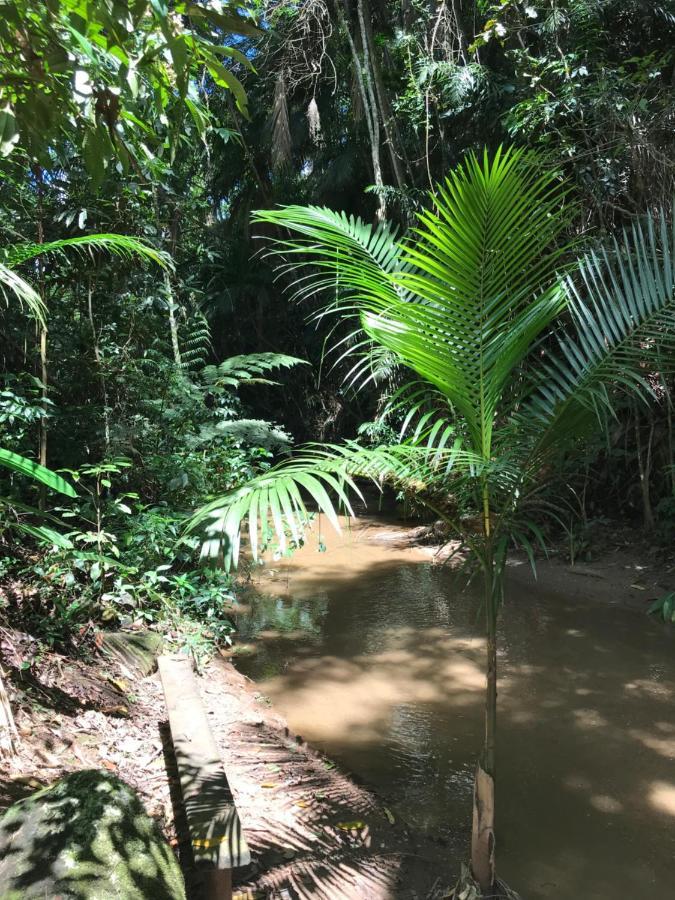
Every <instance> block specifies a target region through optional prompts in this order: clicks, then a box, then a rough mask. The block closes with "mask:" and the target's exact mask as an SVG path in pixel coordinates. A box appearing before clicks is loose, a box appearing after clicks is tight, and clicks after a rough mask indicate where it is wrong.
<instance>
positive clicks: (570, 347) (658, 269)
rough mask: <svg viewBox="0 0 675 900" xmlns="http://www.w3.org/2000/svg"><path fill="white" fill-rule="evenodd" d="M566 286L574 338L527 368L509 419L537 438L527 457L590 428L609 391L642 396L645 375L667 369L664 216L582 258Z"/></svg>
mask: <svg viewBox="0 0 675 900" xmlns="http://www.w3.org/2000/svg"><path fill="white" fill-rule="evenodd" d="M566 286H567V292H568V298H569V310H570V312H571V315H572V321H573V324H574V326H575V328H574V330H575V333H574V334H573V335H570V334H563V335H562V336H561V338H560V340H559V342H558V345H557V347H556V348H555V350H554V352H552V353H548V354H547V355H546V357H545V358H544V360H543V362H541V364H540V365H539V366H538V367H537V368H535V370H534V372H533V374H532V382H533V383H534V384H536V385H537V388H536V389H535V391H534V393H533V396H532V397H531V399H530V401H529V402H528V403H526V404H525V406H524V408H523V410H522V412H521V413H520V414H519V415H518V416H517V417H516V421H517V424H518V427H519V428H520V429H521V432H522V433H523V435H525V434H527V433H528V432H530V433H533V434H536V435H538V437H537V440H536V442H535V445H534V451H533V452H534V458H536V456H537V454H539V453H545V452H548V451H550V450H551V448H553V447H555V446H559V445H563V444H564V445H568V444H569V441H570V440H571V439H574V438H575V437H579V436H580V435H582V434H583V433H584V431H585V429H588V428H593V427H598V419H602V418H603V417H606V415H607V414H608V413H609V414H611V412H612V405H613V400H614V398H615V397H616V395H617V391H619V392H621V391H628V392H631V393H632V394H648V393H650V392H651V387H650V385H649V381H648V378H649V376H650V375H651V374H653V373H654V372H655V371H657V370H658V371H660V372H661V373H670V372H672V371H673V369H674V368H675V290H674V288H675V227H674V226H673V225H670V226H669V225H668V223H667V222H666V218H665V214H664V213H661V215H660V216H659V222H658V228H657V227H655V225H654V222H653V220H652V219H648V220H647V223H646V225H645V226H642V225H640V224H639V223H635V224H634V225H632V227H631V228H630V229H629V230H626V231H625V232H624V234H623V239H622V240H621V241H617V240H614V242H613V246H612V249H611V250H609V251H608V250H604V249H601V250H598V251H596V252H591V253H589V254H587V255H586V256H585V257H584V258H583V259H582V261H581V263H580V266H579V274H578V276H577V277H574V278H572V277H569V278H568V279H567V283H566Z"/></svg>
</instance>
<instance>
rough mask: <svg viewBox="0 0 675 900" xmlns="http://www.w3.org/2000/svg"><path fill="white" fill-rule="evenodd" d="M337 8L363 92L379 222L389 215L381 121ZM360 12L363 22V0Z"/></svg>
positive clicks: (363, 67) (368, 81)
mask: <svg viewBox="0 0 675 900" xmlns="http://www.w3.org/2000/svg"><path fill="white" fill-rule="evenodd" d="M336 8H337V13H338V19H339V21H340V24H341V25H342V27H343V28H344V31H345V35H346V37H347V43H348V44H349V49H350V52H351V54H352V59H353V61H354V72H355V74H356V80H357V83H358V86H359V93H360V94H361V103H362V104H363V114H364V116H365V119H366V126H367V128H368V137H369V138H370V156H371V160H372V164H373V181H374V182H375V186H376V187H377V188H378V189H379V190H378V195H377V202H378V206H377V219H378V221H379V222H382V221H384V219H385V218H386V216H387V204H386V200H385V198H384V192H383V191H382V188H383V187H384V182H383V180H382V165H381V162H380V121H379V115H378V112H377V107H376V104H375V96H374V93H373V89H372V81H371V79H370V77H369V73H368V68H367V64H366V61H365V60H362V59H361V57H360V56H359V52H358V50H357V49H356V44H355V43H354V38H353V37H352V33H351V31H350V30H349V25H348V23H347V21H346V19H345V16H344V12H343V10H342V7H341V5H340V0H338V2H337V5H336ZM358 13H359V23H360V24H361V23H363V8H362V5H361V0H359V6H358ZM361 42H362V45H363V46H364V48H366V47H367V36H366V34H365V23H363V24H361ZM365 53H366V50H365V49H364V54H365Z"/></svg>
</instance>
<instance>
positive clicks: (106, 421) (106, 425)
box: [87, 275, 110, 456]
mask: <svg viewBox="0 0 675 900" xmlns="http://www.w3.org/2000/svg"><path fill="white" fill-rule="evenodd" d="M93 293H94V288H93V284H92V280H91V275H90V276H89V281H88V283H87V317H88V319H89V327H90V328H91V340H92V346H93V348H94V359H95V360H96V366H97V368H98V376H99V378H100V380H101V394H102V398H103V436H104V440H105V452H106V456H107V455H108V454H109V452H110V407H109V406H108V385H107V382H106V377H105V370H104V368H103V357H102V356H101V348H100V347H99V343H98V332H97V331H96V323H95V322H94V307H93V304H92V298H93Z"/></svg>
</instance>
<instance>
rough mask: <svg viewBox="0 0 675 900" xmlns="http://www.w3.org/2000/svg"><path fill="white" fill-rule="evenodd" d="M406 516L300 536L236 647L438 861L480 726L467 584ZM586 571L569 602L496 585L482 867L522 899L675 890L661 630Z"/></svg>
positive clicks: (672, 671) (450, 833) (674, 679)
mask: <svg viewBox="0 0 675 900" xmlns="http://www.w3.org/2000/svg"><path fill="white" fill-rule="evenodd" d="M405 534H406V529H404V528H402V527H401V526H400V525H392V524H390V523H387V522H382V521H378V520H375V519H359V520H357V522H356V523H355V524H353V525H352V527H351V528H347V529H346V530H344V531H343V532H342V534H340V535H336V534H335V533H333V532H332V529H330V527H329V526H328V525H326V527H325V533H324V534H323V535H322V538H323V541H325V543H326V545H327V548H328V549H327V552H325V553H324V552H318V547H319V541H320V540H321V538H320V537H319V535H318V534H315V535H314V536H312V537H310V539H309V540H308V542H307V544H306V545H305V547H303V549H302V550H300V551H299V552H297V553H296V554H295V555H294V556H292V557H291V558H289V559H282V560H279V561H275V562H270V563H269V565H268V566H267V567H266V568H265V569H264V570H262V574H261V575H260V577H259V578H258V579H257V583H256V585H255V590H252V591H251V592H250V596H247V597H246V598H245V603H244V604H243V605H242V606H241V608H240V610H239V613H238V617H237V625H238V630H239V633H240V639H241V640H244V641H247V640H253V641H255V645H256V646H257V649H258V652H257V653H256V654H255V655H252V656H250V657H242V658H240V659H238V661H237V665H238V667H239V668H240V669H241V670H242V671H243V672H245V674H247V675H249V676H250V677H251V678H253V679H254V680H255V681H256V682H257V683H258V686H259V689H260V692H261V693H262V694H264V695H265V696H267V697H269V698H270V699H271V700H272V702H273V703H274V704H275V706H276V707H277V708H278V709H279V710H280V711H281V712H282V713H283V714H284V715H285V716H286V718H287V719H288V721H289V724H290V726H291V728H292V729H293V730H294V731H296V732H298V733H300V734H301V735H302V736H303V737H304V738H305V739H307V740H309V741H310V742H311V743H313V744H314V745H315V746H319V747H321V748H322V749H323V750H324V751H325V752H326V753H327V754H328V756H330V757H331V758H332V759H335V760H336V761H338V762H339V763H340V765H342V766H344V767H345V768H346V769H347V770H348V771H350V772H352V773H354V774H355V775H356V776H357V777H358V778H359V779H360V780H361V781H363V782H365V783H366V784H367V785H368V786H370V787H371V788H372V789H373V790H375V791H376V792H377V793H378V795H379V796H380V797H382V798H383V800H384V802H385V803H386V805H387V807H388V808H389V809H390V810H391V811H392V813H393V814H394V816H396V817H399V818H402V819H404V820H405V821H406V822H408V823H410V825H411V826H414V827H416V828H418V829H423V830H425V831H427V832H428V833H430V834H432V835H435V836H439V837H440V838H441V839H442V840H443V841H444V842H446V843H447V860H448V869H449V874H450V875H452V874H454V873H455V872H456V870H457V868H458V866H459V862H460V861H462V860H465V859H466V858H467V849H468V842H469V837H470V823H471V792H472V782H473V768H474V765H475V760H476V757H477V754H478V752H479V749H480V746H481V741H482V728H483V697H484V674H483V672H484V666H483V641H482V639H481V622H480V621H478V619H477V611H478V593H477V590H476V589H475V588H473V587H470V588H468V589H467V588H466V578H465V576H461V575H458V574H456V573H453V572H452V571H451V570H450V569H449V568H448V567H445V566H439V565H435V564H434V563H433V560H432V557H431V553H430V551H429V550H427V549H425V548H414V547H410V546H409V545H408V542H407V541H406V540H405ZM572 577H574V576H572ZM586 580H587V581H588V582H589V584H588V586H587V592H588V599H586V600H585V601H584V600H580V599H574V600H570V599H566V598H565V596H564V595H560V594H558V595H554V594H547V593H545V592H543V591H541V590H539V589H536V588H535V587H533V586H529V585H526V584H525V580H522V581H523V583H521V580H520V579H518V580H516V579H512V580H511V581H510V582H509V584H508V587H507V595H506V599H505V606H504V610H503V614H502V620H501V621H502V625H501V634H500V661H499V664H500V686H499V731H498V749H497V764H498V772H497V865H498V871H499V874H500V875H501V877H502V878H504V879H505V880H506V881H507V882H508V883H509V884H511V885H512V887H514V888H515V889H516V890H518V891H519V892H520V893H521V894H522V896H523V898H524V900H539V898H556V900H609V898H612V897H617V898H618V897H622V898H624V897H625V898H631V900H632V898H635V900H646V898H651V897H666V896H672V895H673V894H672V891H673V887H672V885H673V879H674V878H675V865H674V863H675V716H674V715H673V710H674V707H673V700H674V698H675V656H674V650H675V632H673V631H672V630H668V629H667V628H666V627H660V626H659V625H658V624H656V623H654V622H652V621H651V620H649V619H647V617H646V616H645V615H642V614H639V613H636V612H635V611H634V610H631V609H624V608H622V607H619V606H614V605H611V606H610V605H608V604H606V603H601V602H597V601H593V598H592V591H593V581H592V579H586ZM445 852H446V851H445V850H443V851H442V854H441V855H444V854H445ZM449 881H450V879H449V878H448V883H449ZM364 900H367V898H364Z"/></svg>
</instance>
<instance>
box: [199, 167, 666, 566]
mask: <svg viewBox="0 0 675 900" xmlns="http://www.w3.org/2000/svg"><path fill="white" fill-rule="evenodd" d="M564 195H565V187H564V186H562V185H559V184H558V178H557V175H556V173H555V171H551V170H550V169H548V168H546V167H544V166H542V164H541V162H538V161H537V160H536V159H535V158H534V157H532V156H531V155H530V154H527V153H524V152H522V151H517V150H516V151H514V150H508V151H503V152H498V153H497V154H495V156H494V157H493V158H492V159H489V158H488V157H487V156H485V157H484V159H483V160H482V161H481V162H479V161H478V160H477V159H476V158H469V159H468V160H467V162H466V163H465V164H464V165H463V166H461V167H460V168H459V169H458V170H457V171H455V172H453V173H452V174H451V176H450V177H449V178H448V180H447V181H446V183H445V184H444V185H443V186H439V188H438V189H437V191H436V192H435V193H434V194H433V195H432V197H431V198H430V199H431V201H432V204H433V210H432V211H429V212H424V213H421V214H420V216H419V225H418V227H417V228H415V229H414V230H413V231H412V232H411V234H410V235H409V236H408V237H405V238H403V239H402V240H401V241H399V242H398V243H394V241H393V238H392V233H391V231H390V230H388V229H387V228H386V227H385V226H378V227H376V228H374V229H369V228H368V227H367V226H365V225H364V224H363V223H360V222H358V221H350V220H348V219H347V218H346V217H344V216H340V215H337V214H335V215H334V214H330V213H328V212H327V211H326V210H322V209H315V208H311V207H309V208H306V209H302V208H298V207H290V208H287V209H284V210H280V211H278V212H275V211H267V210H266V211H263V212H261V213H259V214H258V217H259V218H260V219H261V220H263V221H265V222H270V223H271V222H274V223H276V224H278V225H284V226H286V227H287V228H290V229H292V230H293V231H295V232H297V233H298V234H299V235H300V237H299V238H298V239H296V240H289V241H287V242H285V243H284V244H283V246H282V248H279V247H277V250H276V251H275V252H281V250H282V249H285V250H287V251H288V253H289V255H290V259H291V260H293V259H294V257H295V256H296V255H297V254H299V253H303V254H306V255H307V256H308V257H309V259H310V261H311V263H313V264H314V266H315V271H314V272H313V273H311V274H310V275H304V276H303V279H302V282H301V287H300V291H301V292H307V291H311V290H319V291H326V290H328V291H329V292H330V296H331V299H330V301H329V308H330V309H336V308H337V309H338V310H340V309H342V308H346V309H347V312H348V315H351V316H353V315H357V316H358V317H359V321H360V324H361V327H362V329H363V331H364V332H365V333H366V335H367V337H368V338H370V339H371V340H372V341H374V342H376V343H379V344H380V345H384V346H385V347H387V348H388V349H389V350H390V351H392V352H393V353H395V354H396V356H397V357H398V359H399V360H400V362H401V363H402V364H404V365H405V366H407V367H408V368H410V369H412V370H413V371H414V372H415V373H416V375H417V376H418V377H419V378H421V380H422V381H421V387H419V388H418V394H417V395H415V394H413V403H412V407H411V412H410V415H409V417H406V419H405V421H404V426H403V431H404V432H405V431H406V429H407V428H408V425H409V423H410V422H411V421H412V420H413V418H414V417H416V416H417V417H418V424H417V427H416V428H415V430H414V431H413V432H412V436H410V437H408V438H407V440H404V441H402V442H401V443H397V444H393V445H389V446H386V445H385V446H376V447H370V448H363V447H360V446H359V445H356V444H353V443H351V444H346V445H343V446H330V447H327V446H325V445H323V446H321V447H312V448H309V449H308V450H307V451H306V452H305V453H304V454H303V455H302V456H299V457H297V458H294V459H292V460H289V461H288V462H282V463H280V464H279V465H278V466H277V467H275V468H274V469H272V470H271V471H270V472H268V473H265V474H264V475H262V476H260V477H259V478H257V479H255V480H254V481H253V482H251V483H250V484H248V485H246V486H244V487H242V488H238V489H237V490H235V491H233V492H231V493H230V494H229V495H226V496H224V497H221V498H218V499H216V500H214V501H213V502H212V503H210V504H208V505H207V506H205V507H203V508H202V509H201V510H200V511H199V512H198V513H197V514H196V515H195V516H194V517H193V518H192V520H191V523H190V528H191V529H195V528H200V527H204V525H205V524H206V528H207V539H206V541H205V545H204V547H205V552H206V553H207V554H210V555H214V554H217V553H222V552H223V549H225V551H226V552H227V553H228V554H230V555H231V557H232V559H233V560H234V561H235V562H236V560H237V557H238V552H239V541H240V525H241V522H242V520H243V519H245V518H248V520H249V535H250V546H251V551H252V553H253V555H254V557H255V555H256V553H257V548H258V545H259V541H258V533H259V531H260V529H261V528H262V529H263V530H264V529H265V528H266V523H267V522H268V521H271V522H272V523H273V527H274V531H275V533H276V536H277V539H278V540H279V542H280V543H281V544H282V546H283V543H284V542H285V540H286V530H288V531H289V532H290V534H291V536H292V538H293V540H295V541H297V540H298V539H299V538H300V537H301V534H302V530H303V527H304V523H305V521H306V516H307V508H306V505H305V499H304V498H305V496H309V497H310V498H311V500H312V501H313V503H315V504H316V505H317V507H318V508H319V509H321V510H322V511H324V512H326V513H327V514H328V516H329V518H330V520H331V521H332V522H333V523H334V524H336V516H335V510H334V506H333V503H332V502H331V500H330V499H329V493H331V492H332V493H334V494H335V495H337V498H338V499H339V502H340V503H342V504H344V505H345V508H346V509H349V501H348V497H347V493H348V491H349V489H352V490H353V489H355V485H354V482H353V478H354V477H355V476H357V475H358V476H365V477H370V478H373V479H374V480H376V481H381V480H383V479H388V480H391V481H394V482H395V483H396V484H398V485H402V484H407V485H408V486H409V487H410V488H414V489H415V491H416V494H417V497H418V498H419V499H422V500H425V502H427V503H428V505H429V506H430V507H431V508H432V509H433V510H434V512H436V513H437V514H439V515H441V517H443V518H446V520H447V521H448V522H449V523H450V524H451V525H452V526H453V527H454V528H456V529H457V530H458V531H459V533H460V535H461V536H462V537H464V538H465V539H466V540H467V542H468V543H469V544H470V546H471V547H472V548H473V549H474V551H475V552H476V554H477V556H478V558H479V559H480V560H481V563H482V564H483V566H484V567H487V568H490V567H491V565H492V562H491V560H493V559H495V558H498V559H501V560H502V561H503V557H504V554H505V548H506V546H507V542H508V541H509V540H513V539H515V540H516V541H517V542H518V543H520V544H521V545H522V546H524V547H525V549H526V550H527V551H528V552H529V553H531V551H532V540H536V541H539V542H541V537H540V533H539V532H538V529H537V527H536V526H535V525H534V523H533V522H532V521H531V520H529V519H527V518H523V516H522V513H521V512H520V510H521V508H522V507H523V504H524V502H525V501H527V499H528V495H530V494H531V492H533V491H534V489H535V487H536V484H537V481H538V479H540V477H541V473H542V472H543V471H545V466H546V465H548V464H550V462H551V461H552V460H553V459H554V458H556V457H560V456H561V455H562V454H564V453H565V452H569V451H571V450H572V449H573V448H574V446H575V442H576V441H578V440H579V439H580V438H582V437H583V436H584V435H585V434H586V432H587V429H588V427H589V423H592V422H593V421H596V422H597V418H598V413H601V412H603V411H606V410H607V409H608V408H611V401H612V394H613V393H615V392H616V391H617V390H618V389H620V390H623V391H630V392H632V393H634V392H635V391H636V390H638V389H639V388H640V387H641V386H643V385H644V384H645V377H646V372H647V371H649V366H650V364H651V365H655V364H657V363H660V362H662V357H661V356H658V355H657V354H656V351H657V349H659V348H660V349H661V351H662V352H663V353H664V354H666V355H669V351H670V344H669V341H670V340H671V336H672V334H673V333H675V332H673V325H674V324H675V321H674V315H675V299H674V298H673V284H674V278H673V275H674V272H673V268H672V260H673V259H675V245H674V244H673V233H672V231H671V230H669V229H668V228H667V227H666V224H665V219H664V218H662V220H661V224H660V228H659V229H658V230H655V229H653V228H652V227H651V226H650V225H648V226H647V229H646V232H644V231H643V230H642V229H641V228H640V227H639V226H637V225H636V226H634V229H633V231H632V232H631V233H630V235H627V236H626V238H625V241H624V244H623V246H621V245H619V244H618V243H616V244H615V245H614V247H613V249H612V250H607V251H600V252H598V253H593V254H590V255H589V256H587V257H585V258H583V259H582V260H581V261H580V262H579V263H578V266H577V269H576V271H575V272H574V274H569V275H567V276H565V277H563V273H564V272H565V270H566V269H567V268H569V260H568V259H567V258H566V248H565V245H564V244H560V243H559V242H558V241H557V239H558V238H559V236H560V234H561V232H562V231H563V229H564V228H565V227H566V225H567V222H568V219H569V216H570V214H571V210H570V209H567V208H566V207H565V205H564V203H562V200H563V198H564ZM572 209H573V207H572ZM383 248H384V249H383ZM291 265H292V263H291ZM336 288H337V290H338V299H337V300H335V299H333V298H334V296H335V293H334V292H335V289H336ZM564 312H567V313H568V315H569V316H570V319H571V322H568V321H567V320H566V319H564V318H562V314H563V313H564ZM551 331H553V332H554V333H555V332H557V333H558V336H559V348H558V349H557V350H556V348H555V345H552V346H549V347H547V348H546V351H545V353H544V354H543V359H542V350H541V348H540V343H539V342H540V340H541V338H542V337H545V336H548V335H549V333H550V332H551ZM549 343H550V342H549ZM357 346H358V345H357ZM650 359H651V360H652V361H651V363H650ZM525 363H527V369H524V364H525ZM425 385H426V386H427V387H426V391H425ZM433 389H435V392H434V390H433ZM425 393H426V396H425ZM439 400H440V403H439ZM423 403H428V404H429V411H428V412H422V404H423ZM443 404H445V408H444V409H443ZM450 494H452V495H461V496H463V497H464V504H465V509H464V511H463V512H462V511H461V510H460V511H459V512H460V514H461V515H460V517H459V518H458V516H457V512H456V511H455V512H453V511H452V510H451V511H447V510H446V509H444V505H445V504H444V500H443V497H444V495H445V497H446V498H447V496H448V495H450ZM462 515H463V516H465V517H467V518H470V517H473V518H474V519H475V518H476V517H479V518H480V520H481V522H482V526H481V527H479V528H478V529H476V530H475V531H472V530H471V529H469V528H467V526H466V525H464V524H463V519H462V518H461V516H462ZM528 531H529V532H531V534H532V535H533V537H532V538H529V537H528V536H527V533H528ZM495 555H496V556H495Z"/></svg>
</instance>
